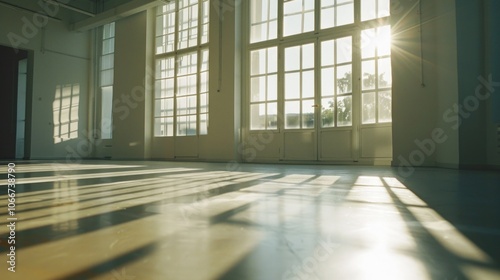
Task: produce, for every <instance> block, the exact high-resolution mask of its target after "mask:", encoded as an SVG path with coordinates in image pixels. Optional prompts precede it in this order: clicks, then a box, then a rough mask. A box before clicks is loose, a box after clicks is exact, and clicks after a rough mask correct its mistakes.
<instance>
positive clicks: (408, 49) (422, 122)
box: [391, 0, 438, 166]
mask: <svg viewBox="0 0 500 280" xmlns="http://www.w3.org/2000/svg"><path fill="white" fill-rule="evenodd" d="M435 9H436V7H435V3H434V1H429V0H427V1H423V2H422V22H423V24H422V26H421V27H422V38H421V37H420V36H421V33H420V18H419V6H418V1H401V2H400V5H398V6H397V7H393V11H392V17H391V22H392V34H393V37H392V42H393V47H392V73H393V78H392V80H393V86H392V96H393V104H392V110H393V117H392V120H393V125H392V128H393V133H392V135H393V163H392V164H393V165H394V166H401V165H403V166H406V165H411V166H433V165H435V161H436V153H435V152H429V153H423V152H419V151H421V149H420V148H419V147H418V146H417V144H416V143H415V141H425V139H428V138H430V137H431V136H432V131H433V130H434V129H435V128H436V126H437V123H436V115H437V108H438V106H437V102H438V94H437V86H438V83H437V78H436V76H437V73H436V68H437V61H436V55H437V54H436V51H435V47H436V42H435V30H436V28H437V21H436V18H435ZM421 42H422V45H421ZM421 48H423V52H422V54H423V56H422V55H421ZM422 59H423V60H424V62H423V65H422ZM422 66H423V79H422ZM422 83H423V84H424V85H422ZM422 155H423V156H422Z"/></svg>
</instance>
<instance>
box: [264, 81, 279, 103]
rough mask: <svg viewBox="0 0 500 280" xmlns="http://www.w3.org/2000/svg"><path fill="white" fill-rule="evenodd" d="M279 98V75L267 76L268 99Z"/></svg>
mask: <svg viewBox="0 0 500 280" xmlns="http://www.w3.org/2000/svg"><path fill="white" fill-rule="evenodd" d="M277 98H278V76H277V75H270V76H268V77H267V101H273V100H276V99H277Z"/></svg>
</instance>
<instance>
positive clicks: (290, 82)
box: [285, 72, 300, 99]
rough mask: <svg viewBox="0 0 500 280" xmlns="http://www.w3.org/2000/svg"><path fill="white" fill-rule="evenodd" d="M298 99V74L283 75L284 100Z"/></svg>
mask: <svg viewBox="0 0 500 280" xmlns="http://www.w3.org/2000/svg"><path fill="white" fill-rule="evenodd" d="M294 98H300V73H298V72H296V73H288V74H285V99H294Z"/></svg>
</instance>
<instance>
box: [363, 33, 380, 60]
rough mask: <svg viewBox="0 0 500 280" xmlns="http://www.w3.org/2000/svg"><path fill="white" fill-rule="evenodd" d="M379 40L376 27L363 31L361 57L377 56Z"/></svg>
mask: <svg viewBox="0 0 500 280" xmlns="http://www.w3.org/2000/svg"><path fill="white" fill-rule="evenodd" d="M377 42H378V40H377V35H376V32H375V28H372V29H366V30H363V31H361V57H362V58H371V57H375V50H376V48H377Z"/></svg>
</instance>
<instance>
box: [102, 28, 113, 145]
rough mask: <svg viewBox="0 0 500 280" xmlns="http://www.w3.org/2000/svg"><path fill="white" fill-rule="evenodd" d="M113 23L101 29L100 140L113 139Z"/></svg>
mask: <svg viewBox="0 0 500 280" xmlns="http://www.w3.org/2000/svg"><path fill="white" fill-rule="evenodd" d="M114 52H115V23H114V22H112V23H109V24H106V25H104V26H103V28H102V47H101V57H100V58H101V63H100V73H101V77H100V89H101V138H102V139H111V138H112V137H113V130H112V121H113V111H112V108H113V81H114V61H115V55H114Z"/></svg>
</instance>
